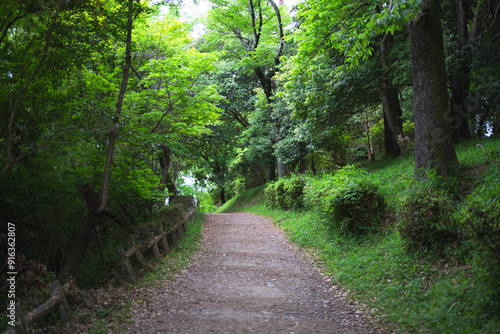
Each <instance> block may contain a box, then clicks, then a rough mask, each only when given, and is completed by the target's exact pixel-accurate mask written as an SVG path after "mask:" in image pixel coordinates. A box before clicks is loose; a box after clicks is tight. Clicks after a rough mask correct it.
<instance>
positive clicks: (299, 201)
mask: <svg viewBox="0 0 500 334" xmlns="http://www.w3.org/2000/svg"><path fill="white" fill-rule="evenodd" d="M304 185H305V181H304V179H303V178H302V177H300V176H298V177H292V178H291V179H288V180H286V182H285V186H284V188H285V197H286V206H287V208H289V209H302V208H304Z"/></svg>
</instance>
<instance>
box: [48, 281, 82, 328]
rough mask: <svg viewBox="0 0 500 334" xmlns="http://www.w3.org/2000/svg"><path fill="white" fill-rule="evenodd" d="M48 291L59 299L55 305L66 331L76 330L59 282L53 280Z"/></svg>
mask: <svg viewBox="0 0 500 334" xmlns="http://www.w3.org/2000/svg"><path fill="white" fill-rule="evenodd" d="M49 291H50V294H51V295H52V296H54V297H56V298H58V299H60V303H59V306H57V309H58V311H59V313H60V314H61V317H62V319H63V321H64V325H65V327H66V332H68V333H73V332H74V331H76V323H75V318H73V313H72V312H71V309H70V308H69V305H68V301H67V300H66V297H65V296H64V292H63V291H62V288H61V284H59V281H54V282H52V283H50V284H49Z"/></svg>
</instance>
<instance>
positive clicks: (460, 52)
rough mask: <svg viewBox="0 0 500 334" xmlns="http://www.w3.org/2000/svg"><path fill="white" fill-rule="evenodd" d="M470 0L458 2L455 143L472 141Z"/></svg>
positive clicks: (452, 113) (453, 104) (452, 93)
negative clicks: (470, 127) (469, 98)
mask: <svg viewBox="0 0 500 334" xmlns="http://www.w3.org/2000/svg"><path fill="white" fill-rule="evenodd" d="M471 5H472V2H471V1H470V0H458V1H457V11H456V13H457V30H458V31H457V51H456V53H457V57H458V60H457V65H456V68H455V71H454V73H453V74H452V76H451V90H450V118H451V119H450V120H451V125H452V132H453V140H454V142H455V143H458V142H461V141H466V140H469V139H470V131H469V118H468V115H467V111H468V103H467V97H468V92H469V85H470V63H471V58H470V47H469V45H468V38H469V29H468V23H469V13H470V6H471Z"/></svg>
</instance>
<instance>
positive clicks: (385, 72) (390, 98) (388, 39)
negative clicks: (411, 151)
mask: <svg viewBox="0 0 500 334" xmlns="http://www.w3.org/2000/svg"><path fill="white" fill-rule="evenodd" d="M393 42H394V37H393V36H392V34H391V33H388V34H386V35H385V36H384V38H383V39H382V45H381V47H380V58H381V63H382V75H381V76H380V92H381V95H382V106H383V108H384V134H385V136H384V144H385V149H386V153H387V154H389V155H390V156H392V157H395V156H398V155H400V154H401V153H403V154H404V135H403V120H402V119H401V117H402V116H403V110H402V109H401V105H400V104H399V97H398V89H397V87H395V86H394V85H393V84H392V77H391V75H390V74H389V60H388V58H389V52H390V50H391V48H392V43H393ZM386 127H389V129H386ZM389 135H390V136H389Z"/></svg>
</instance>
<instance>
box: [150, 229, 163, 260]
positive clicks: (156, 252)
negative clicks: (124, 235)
mask: <svg viewBox="0 0 500 334" xmlns="http://www.w3.org/2000/svg"><path fill="white" fill-rule="evenodd" d="M149 237H150V238H151V240H153V255H154V257H155V261H156V262H157V263H160V262H161V255H160V250H159V249H158V243H157V242H156V236H155V233H154V232H150V233H149Z"/></svg>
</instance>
